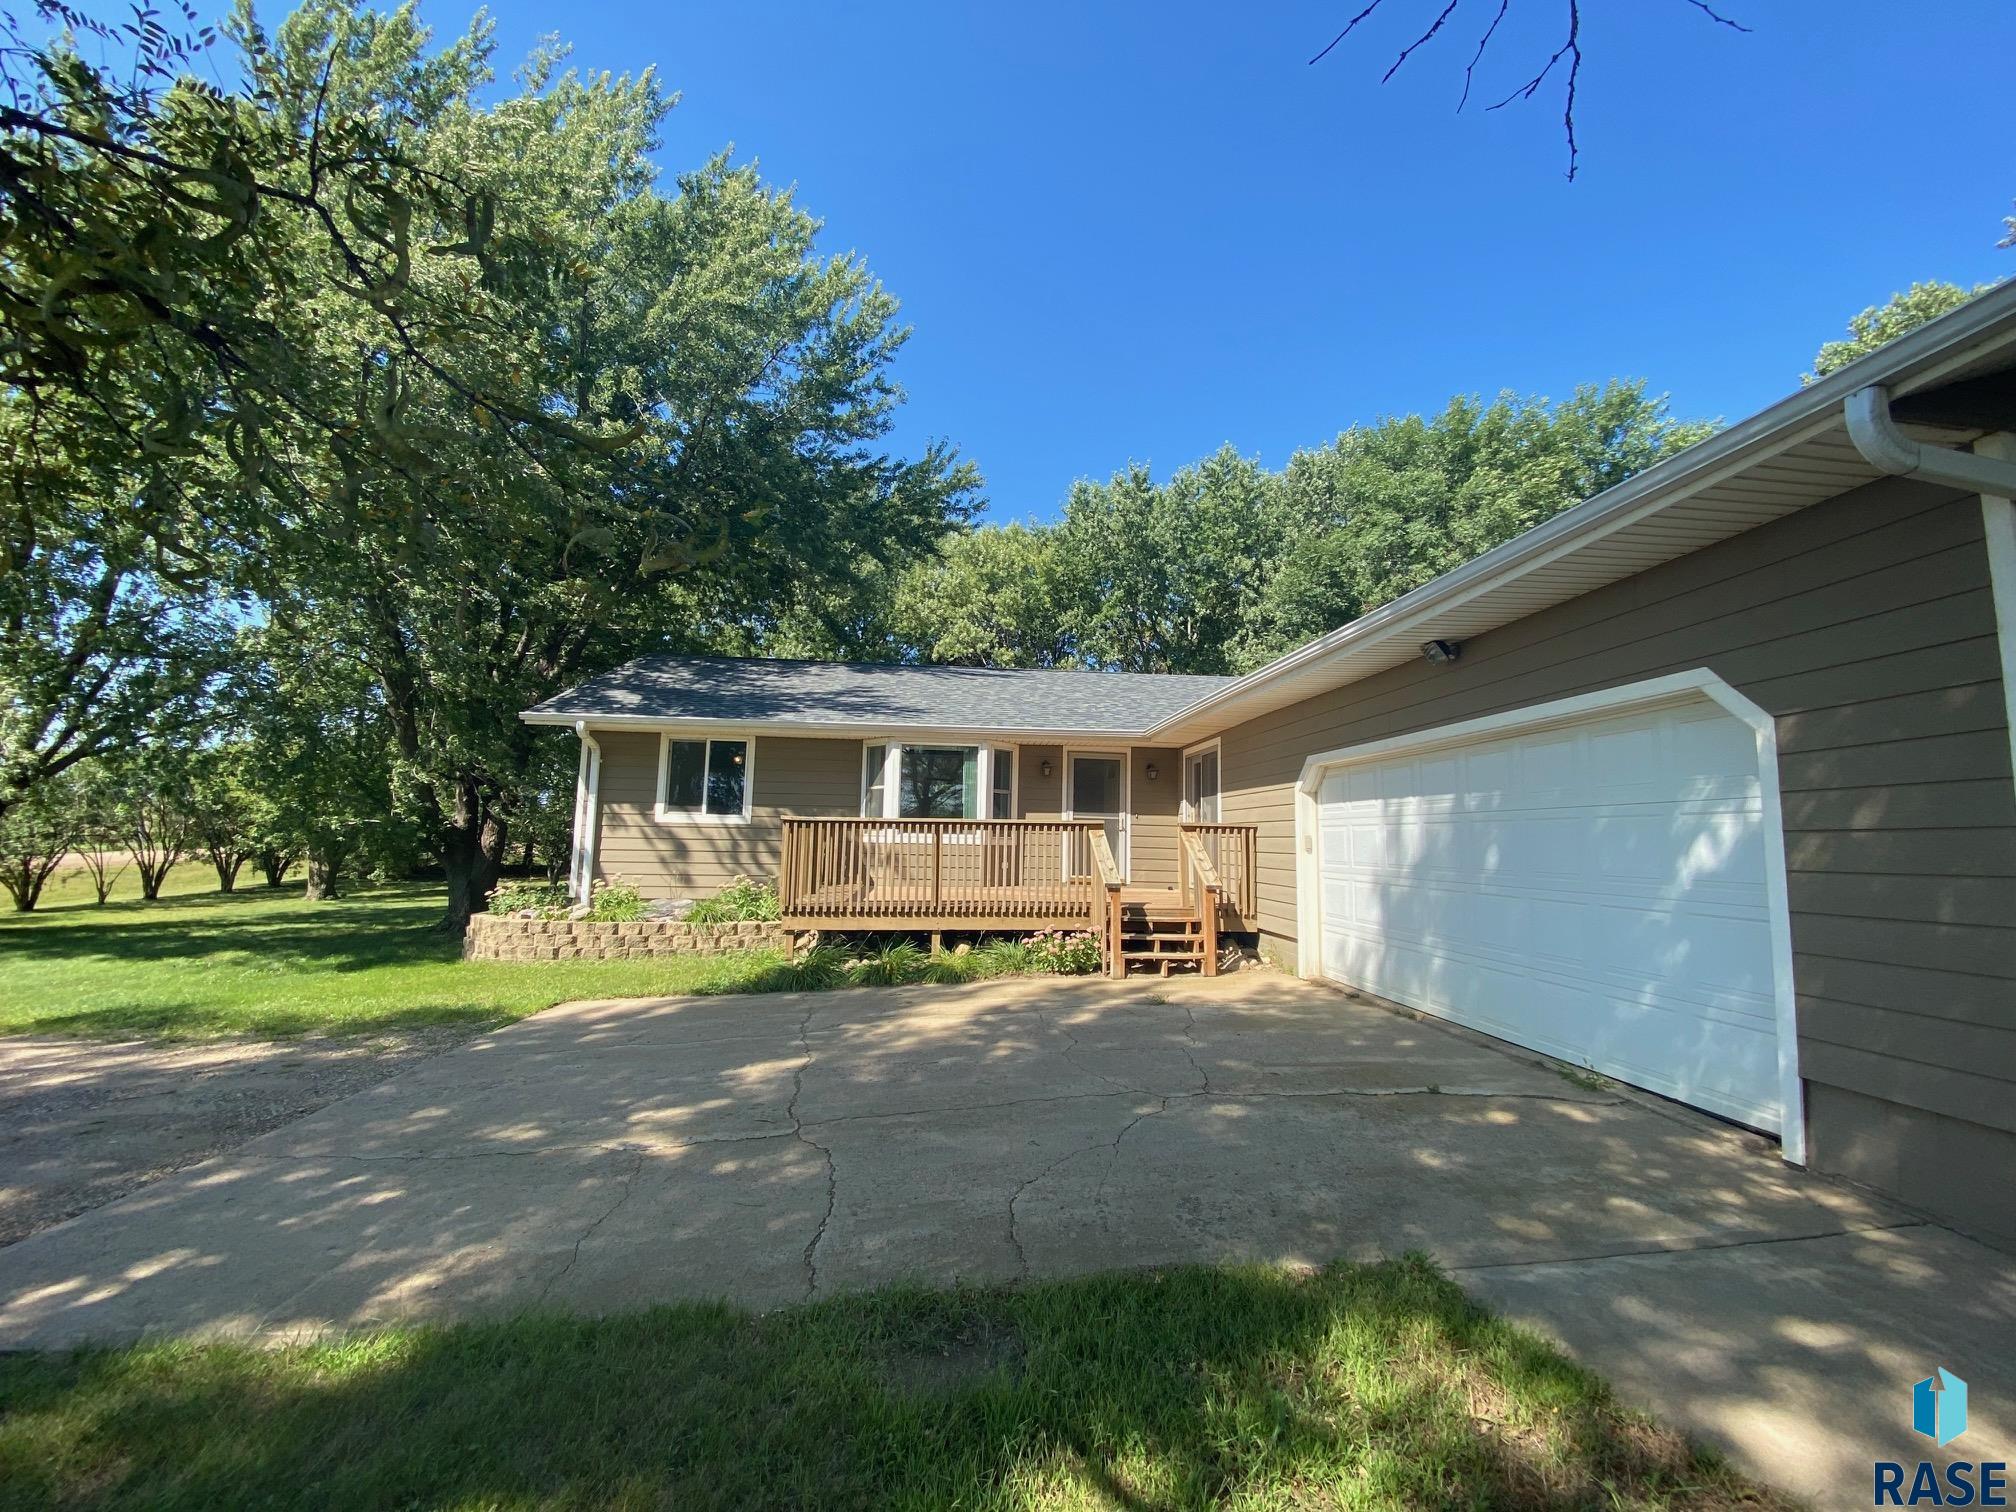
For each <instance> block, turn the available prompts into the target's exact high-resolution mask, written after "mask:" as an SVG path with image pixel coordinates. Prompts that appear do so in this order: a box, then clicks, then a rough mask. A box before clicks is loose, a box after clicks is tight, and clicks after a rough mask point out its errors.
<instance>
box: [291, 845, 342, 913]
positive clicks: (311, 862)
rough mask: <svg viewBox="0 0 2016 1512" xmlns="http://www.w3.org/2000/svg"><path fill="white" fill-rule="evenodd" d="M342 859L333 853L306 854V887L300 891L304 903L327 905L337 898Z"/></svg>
mask: <svg viewBox="0 0 2016 1512" xmlns="http://www.w3.org/2000/svg"><path fill="white" fill-rule="evenodd" d="M342 875H343V858H342V856H341V855H340V854H338V853H336V852H334V851H319V850H310V851H309V852H308V885H307V887H306V888H305V889H304V890H303V891H302V894H301V901H302V902H304V903H328V902H331V901H332V900H334V899H335V898H337V897H339V896H340V894H339V892H338V890H337V889H338V886H339V884H340V882H341V880H342Z"/></svg>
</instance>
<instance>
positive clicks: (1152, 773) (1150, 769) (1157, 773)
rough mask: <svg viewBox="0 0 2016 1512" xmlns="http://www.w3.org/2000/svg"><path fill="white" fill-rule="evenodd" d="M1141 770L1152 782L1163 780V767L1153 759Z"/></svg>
mask: <svg viewBox="0 0 2016 1512" xmlns="http://www.w3.org/2000/svg"><path fill="white" fill-rule="evenodd" d="M1141 770H1142V775H1143V776H1145V777H1146V778H1147V779H1148V780H1149V781H1150V782H1157V781H1160V780H1161V777H1162V769H1161V768H1160V767H1158V766H1157V765H1155V763H1154V762H1152V761H1151V762H1149V763H1148V765H1147V766H1145V767H1143V768H1142V769H1141Z"/></svg>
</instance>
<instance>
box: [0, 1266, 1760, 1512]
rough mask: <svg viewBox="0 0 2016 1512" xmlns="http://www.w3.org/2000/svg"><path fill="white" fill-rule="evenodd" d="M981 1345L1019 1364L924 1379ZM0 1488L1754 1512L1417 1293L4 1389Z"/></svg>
mask: <svg viewBox="0 0 2016 1512" xmlns="http://www.w3.org/2000/svg"><path fill="white" fill-rule="evenodd" d="M976 1338H982V1339H987V1340H991V1341H994V1342H995V1343H996V1344H997V1345H998V1344H1000V1343H1001V1341H1007V1342H1008V1345H1009V1346H1010V1347H1005V1348H1004V1347H995V1348H991V1349H989V1350H987V1351H985V1352H983V1353H982V1354H981V1355H980V1356H979V1357H978V1359H979V1364H978V1366H977V1368H976V1369H974V1370H973V1371H971V1372H969V1373H967V1374H966V1375H965V1376H964V1378H961V1376H960V1373H959V1372H958V1371H957V1370H956V1369H955V1370H953V1371H950V1372H947V1371H944V1370H938V1371H935V1372H926V1373H925V1374H924V1376H922V1377H920V1375H919V1373H918V1372H916V1371H915V1370H912V1369H908V1368H906V1367H907V1366H908V1365H909V1364H910V1363H913V1362H915V1361H916V1360H917V1359H919V1358H925V1359H931V1358H933V1357H936V1358H938V1359H940V1360H943V1359H953V1358H958V1357H960V1356H961V1353H962V1351H965V1350H966V1349H967V1346H968V1345H970V1343H971V1342H972V1341H973V1340H974V1339H976ZM920 1379H923V1380H928V1381H930V1382H931V1383H933V1384H930V1385H926V1386H923V1387H921V1388H920V1386H919V1381H920ZM31 1450H32V1451H33V1452H29V1451H31ZM0 1472H5V1475H4V1476H0V1479H8V1478H11V1479H12V1480H13V1483H14V1486H15V1488H16V1491H17V1493H19V1494H22V1495H25V1496H28V1497H32V1498H33V1499H34V1500H35V1501H36V1502H37V1504H45V1505H46V1504H63V1503H66V1502H68V1501H72V1500H76V1501H81V1502H88V1503H89V1504H91V1505H99V1506H128V1505H152V1504H157V1503H160V1502H164V1501H171V1500H172V1501H175V1502H176V1503H177V1504H187V1505H234V1504H235V1505H245V1504H255V1503H266V1502H273V1503H275V1504H278V1503H281V1502H285V1503H287V1504H289V1505H303V1506H355V1505H391V1504H407V1503H414V1504H456V1505H464V1504H468V1505H491V1504H506V1503H509V1504H518V1503H520V1502H532V1503H540V1504H558V1505H567V1506H603V1505H636V1506H646V1505H649V1506H661V1505H663V1506H681V1507H685V1506H785V1505H790V1506H846V1507H885V1506H916V1507H935V1506H941V1505H953V1504H957V1505H964V1506H974V1505H1007V1506H1016V1505H1036V1506H1053V1505H1072V1504H1081V1503H1091V1504H1103V1505H1118V1506H1122V1507H1128V1508H1142V1509H1148V1508H1169V1507H1187V1506H1200V1505H1209V1504H1214V1503H1218V1502H1220V1501H1222V1500H1224V1499H1226V1498H1228V1497H1233V1496H1238V1495H1241V1494H1242V1493H1243V1494H1244V1495H1246V1496H1250V1497H1252V1498H1253V1499H1254V1500H1256V1501H1265V1502H1267V1503H1268V1504H1270V1505H1271V1504H1274V1503H1275V1502H1277V1501H1279V1502H1289V1503H1292V1504H1296V1505H1303V1504H1314V1505H1332V1504H1335V1503H1337V1502H1340V1501H1341V1502H1349V1503H1351V1504H1354V1505H1355V1504H1360V1503H1366V1504H1373V1505H1387V1504H1392V1505H1405V1506H1446V1505H1474V1506H1491V1507H1556V1506H1588V1505H1612V1504H1619V1505H1636V1504H1643V1503H1645V1502H1648V1501H1649V1502H1653V1503H1655V1504H1658V1505H1690V1506H1727V1505H1732V1504H1735V1503H1739V1502H1749V1501H1750V1499H1751V1490H1750V1488H1748V1487H1746V1486H1745V1485H1744V1484H1743V1483H1741V1482H1740V1481H1738V1480H1737V1479H1736V1478H1734V1477H1733V1476H1732V1475H1731V1474H1729V1473H1728V1472H1727V1471H1725V1470H1723V1469H1721V1468H1719V1467H1718V1466H1716V1465H1715V1464H1713V1463H1712V1462H1710V1461H1709V1460H1707V1459H1706V1458H1704V1457H1702V1456H1700V1455H1698V1454H1697V1453H1696V1452H1695V1451H1694V1450H1693V1449H1692V1448H1691V1447H1690V1446H1689V1445H1688V1444H1687V1443H1686V1442H1685V1441H1684V1440H1682V1439H1681V1438H1679V1437H1678V1436H1677V1435H1673V1434H1670V1433H1666V1432H1663V1431H1660V1430H1658V1429H1656V1428H1653V1427H1651V1426H1650V1425H1648V1424H1646V1423H1644V1422H1643V1421H1642V1420H1639V1419H1637V1418H1635V1417H1633V1416H1631V1415H1629V1414H1625V1413H1622V1412H1620V1411H1619V1410H1618V1409H1616V1408H1615V1407H1614V1406H1613V1405H1612V1404H1611V1403H1610V1401H1609V1400H1608V1397H1607V1394H1606V1393H1605V1391H1604V1389H1603V1388H1602V1387H1601V1385H1600V1384H1599V1383H1598V1382H1596V1381H1595V1380H1594V1379H1593V1378H1591V1377H1590V1376H1588V1375H1587V1374H1585V1373H1584V1372H1582V1371H1581V1370H1579V1369H1578V1368H1576V1367H1575V1366H1573V1365H1572V1364H1570V1363H1568V1362H1567V1361H1565V1360H1564V1359H1562V1358H1561V1357H1560V1356H1559V1355H1558V1354H1556V1353H1554V1352H1553V1351H1552V1350H1550V1349H1549V1348H1547V1347H1546V1346H1545V1345H1543V1344H1542V1343H1540V1342H1539V1341H1537V1340H1535V1339H1533V1338H1531V1337H1530V1336H1527V1335H1525V1334H1522V1333H1520V1332H1519V1331H1517V1330H1514V1329H1512V1328H1510V1327H1508V1326H1506V1325H1504V1324H1503V1323H1500V1322H1498V1321H1496V1320H1495V1319H1493V1318H1491V1317H1490V1316H1488V1315H1487V1314H1485V1313H1483V1312H1482V1311H1481V1310H1479V1309H1478V1308H1477V1307H1475V1306H1474V1305H1473V1304H1471V1303H1470V1302H1469V1301H1468V1300H1467V1299H1466V1298H1465V1297H1464V1296H1463V1294H1462V1293H1461V1291H1460V1290H1458V1289H1457V1288H1456V1287H1455V1286H1454V1285H1453V1284H1452V1283H1450V1282H1449V1281H1447V1280H1446V1279H1444V1278H1443V1277H1441V1276H1440V1275H1439V1274H1437V1273H1436V1272H1435V1271H1434V1270H1433V1269H1432V1268H1431V1267H1430V1266H1428V1265H1427V1264H1425V1263H1424V1262H1419V1261H1401V1262H1394V1263H1388V1264H1382V1265H1376V1266H1367V1267H1357V1266H1337V1267H1333V1268H1331V1269H1329V1270H1326V1271H1324V1272H1322V1273H1320V1274H1318V1275H1313V1276H1309V1275H1298V1274H1294V1273H1289V1272H1284V1271H1279V1270H1271V1269H1260V1268H1242V1269H1229V1270H1220V1269H1208V1268H1179V1269H1174V1270H1169V1271H1165V1272H1160V1273H1126V1274H1109V1275H1105V1276H1094V1277H1089V1278H1086V1279H1082V1280H1075V1281H1065V1282H1057V1283H1051V1284H1047V1285H1042V1286H1037V1287H1032V1288H1029V1289H1027V1290H1019V1291H1009V1290H988V1291H964V1292H951V1293H946V1292H921V1291H910V1290H895V1291H888V1292H883V1293H879V1294H873V1295H869V1296H865V1297H853V1298H847V1297H842V1298H837V1299H834V1300H831V1301H827V1302H823V1303H820V1304H817V1305H814V1306H809V1307H802V1308H789V1309H784V1310H781V1311H778V1312H773V1313H769V1314H766V1315H755V1314H750V1313H747V1312H743V1311H741V1310H738V1309H734V1308H730V1307H726V1306H707V1305H686V1306H678V1307H668V1308H660V1309H655V1310H653V1311H650V1312H645V1313H638V1314H632V1315H625V1316H619V1317H614V1318H608V1319H603V1320H598V1321H570V1320H566V1319H562V1318H556V1317H551V1316H533V1317H521V1318H517V1319H514V1320H512V1321H508V1322H501V1323H495V1324H477V1325H466V1326H463V1327H459V1328H447V1329H423V1330H418V1331H415V1332H412V1333H407V1334H397V1335H390V1336H380V1337H378V1338H375V1339H374V1338H371V1337H369V1336H365V1337H361V1338H359V1339H357V1340H354V1341H352V1342H351V1343H349V1344H344V1345H335V1346H331V1347H328V1348H322V1349H315V1348H309V1349H294V1350H289V1351H286V1352H284V1353H281V1354H278V1355H271V1354H265V1353H262V1352H260V1351H257V1350H251V1349H244V1348H239V1347H234V1346H210V1347H201V1348H192V1347H190V1346H186V1345H183V1346H176V1345H165V1346H159V1347H155V1348H151V1349H141V1350H138V1351H135V1352H131V1353H85V1354H79V1355H76V1356H71V1357H68V1358H32V1357H23V1358H17V1359H13V1360H6V1359H0ZM1662 1498H1668V1499H1670V1500H1662Z"/></svg>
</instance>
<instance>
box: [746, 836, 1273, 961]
mask: <svg viewBox="0 0 2016 1512" xmlns="http://www.w3.org/2000/svg"><path fill="white" fill-rule="evenodd" d="M1180 873H1181V878H1182V881H1181V885H1179V886H1177V887H1168V888H1156V887H1142V886H1136V885H1133V884H1129V883H1126V882H1124V881H1122V879H1121V876H1120V869H1119V867H1118V865H1117V864H1116V863H1115V861H1114V858H1113V853H1112V849H1111V847H1110V846H1109V845H1108V843H1107V839H1106V831H1105V828H1104V826H1103V825H1101V824H1100V823H1099V822H1098V821H1096V820H1068V819H788V818H787V819H786V820H784V862H783V874H782V878H781V883H780V887H779V893H780V901H781V903H782V913H783V923H784V925H785V927H786V928H787V929H793V930H808V929H830V930H841V931H848V932H856V931H861V932H866V931H874V930H906V931H908V930H915V931H920V932H923V931H929V932H930V933H932V934H942V933H946V932H959V931H964V932H973V933H982V932H991V931H1001V930H1038V929H1074V928H1075V929H1085V930H1089V931H1092V932H1093V933H1096V934H1097V935H1099V937H1100V940H1101V943H1102V946H1103V947H1104V949H1105V952H1106V957H1107V962H1108V966H1109V969H1110V970H1111V971H1112V973H1113V974H1114V975H1116V976H1117V975H1121V974H1122V973H1123V972H1124V971H1125V969H1126V967H1127V965H1128V964H1129V963H1130V962H1137V961H1149V962H1160V963H1161V969H1162V970H1163V971H1164V972H1165V973H1166V972H1167V970H1169V969H1170V965H1171V963H1172V962H1176V961H1179V960H1180V961H1183V962H1188V963H1194V964H1196V965H1198V966H1199V967H1200V968H1202V969H1204V970H1205V971H1207V972H1209V971H1211V970H1215V967H1216V944H1217V938H1218V936H1219V935H1220V934H1222V933H1224V932H1227V931H1236V930H1240V929H1244V928H1247V927H1249V926H1248V925H1247V923H1246V921H1247V920H1248V919H1250V918H1251V917H1253V912H1254V902H1253V898H1252V887H1253V874H1254V831H1253V828H1252V827H1251V826H1250V825H1228V824H1213V825H1185V826H1184V827H1183V831H1182V864H1181V868H1180ZM1207 916H1208V917H1207ZM1179 926H1180V927H1179ZM1179 937H1180V940H1181V942H1182V943H1181V945H1180V948H1179V947H1178V945H1176V944H1172V943H1171V942H1172V941H1177V940H1178V939H1179ZM1207 955H1208V957H1209V959H1206V957H1207Z"/></svg>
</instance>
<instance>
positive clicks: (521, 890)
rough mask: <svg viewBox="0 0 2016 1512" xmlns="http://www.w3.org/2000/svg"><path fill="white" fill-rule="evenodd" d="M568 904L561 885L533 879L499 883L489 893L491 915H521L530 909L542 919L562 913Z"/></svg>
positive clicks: (565, 893) (517, 879)
mask: <svg viewBox="0 0 2016 1512" xmlns="http://www.w3.org/2000/svg"><path fill="white" fill-rule="evenodd" d="M569 902H570V900H569V898H568V896H567V889H566V887H565V886H564V885H563V884H561V883H559V882H547V881H544V880H541V879H538V878H533V877H523V878H513V879H511V880H508V881H504V882H499V883H498V884H497V885H496V887H495V888H493V889H491V892H490V912H492V913H496V914H515V913H523V912H524V911H525V910H526V909H528V908H530V909H535V910H537V911H538V913H539V914H540V916H541V917H542V918H543V917H549V916H552V915H555V914H563V913H565V912H566V911H567V908H568V904H569Z"/></svg>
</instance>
